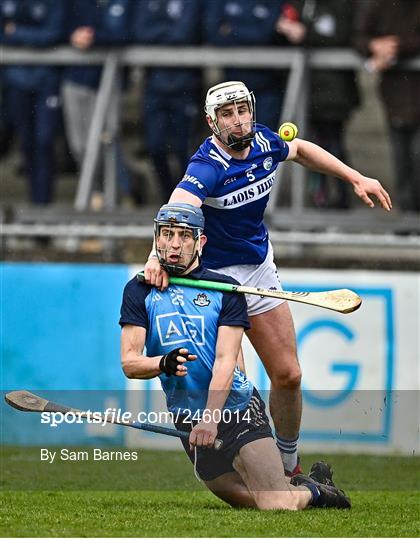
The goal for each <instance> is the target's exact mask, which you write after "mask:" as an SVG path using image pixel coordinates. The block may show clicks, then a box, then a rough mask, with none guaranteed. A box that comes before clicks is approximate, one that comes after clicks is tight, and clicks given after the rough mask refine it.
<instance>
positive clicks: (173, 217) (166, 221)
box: [154, 203, 204, 274]
mask: <svg viewBox="0 0 420 540" xmlns="http://www.w3.org/2000/svg"><path fill="white" fill-rule="evenodd" d="M154 221H155V243H156V254H157V257H158V260H159V263H160V264H161V266H162V267H163V268H165V270H167V271H168V272H169V273H170V274H183V273H184V272H186V271H187V270H188V269H189V268H190V267H191V265H192V264H193V263H194V261H196V259H197V257H198V256H199V252H200V235H201V234H202V232H203V229H204V215H203V212H202V210H201V208H197V207H196V206H193V205H191V204H186V203H168V204H164V205H163V206H162V207H161V208H160V210H159V211H158V213H157V215H156V218H155V220H154ZM163 226H165V227H168V226H169V227H171V226H172V227H185V228H186V229H189V230H191V231H192V233H193V237H194V239H195V243H194V250H193V252H192V253H189V254H188V255H191V259H190V261H189V262H188V263H187V264H181V263H180V262H177V263H176V264H174V263H172V264H171V263H168V262H167V260H166V256H167V251H166V250H167V248H166V249H164V250H162V249H159V248H158V237H159V234H160V228H161V227H163ZM182 249H183V248H182ZM180 255H181V256H182V255H183V256H184V258H185V255H186V254H185V252H184V253H183V252H182V250H181V253H180ZM184 262H185V261H184Z"/></svg>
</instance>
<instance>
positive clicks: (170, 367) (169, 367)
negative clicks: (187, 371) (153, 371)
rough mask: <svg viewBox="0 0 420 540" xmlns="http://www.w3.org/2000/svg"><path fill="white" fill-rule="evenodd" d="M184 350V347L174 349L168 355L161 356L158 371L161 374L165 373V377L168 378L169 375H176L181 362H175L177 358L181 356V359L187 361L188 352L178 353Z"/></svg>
mask: <svg viewBox="0 0 420 540" xmlns="http://www.w3.org/2000/svg"><path fill="white" fill-rule="evenodd" d="M184 348H185V347H179V348H178V349H174V350H173V351H171V352H170V353H168V354H165V356H162V358H161V359H160V362H159V369H160V370H161V371H162V372H163V373H166V376H167V377H170V376H171V375H175V374H176V372H177V370H178V366H179V365H180V364H181V362H180V361H179V360H177V357H178V356H182V357H183V358H185V360H188V356H189V355H190V353H189V352H187V353H180V352H179V351H180V350H181V349H184Z"/></svg>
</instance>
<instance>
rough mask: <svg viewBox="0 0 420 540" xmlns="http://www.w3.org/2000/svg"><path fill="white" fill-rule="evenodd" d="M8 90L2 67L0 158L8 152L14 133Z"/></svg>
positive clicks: (0, 87)
mask: <svg viewBox="0 0 420 540" xmlns="http://www.w3.org/2000/svg"><path fill="white" fill-rule="evenodd" d="M7 92H8V91H7V86H6V85H5V84H4V71H3V69H0V159H1V158H3V157H4V156H5V155H7V154H8V152H9V150H10V147H11V145H12V142H13V135H14V130H13V122H12V116H11V110H10V108H9V107H8V99H7Z"/></svg>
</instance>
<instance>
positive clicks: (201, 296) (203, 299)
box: [193, 293, 210, 307]
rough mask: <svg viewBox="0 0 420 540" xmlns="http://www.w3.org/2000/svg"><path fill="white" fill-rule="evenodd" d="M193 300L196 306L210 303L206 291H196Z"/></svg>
mask: <svg viewBox="0 0 420 540" xmlns="http://www.w3.org/2000/svg"><path fill="white" fill-rule="evenodd" d="M193 302H194V304H195V305H196V306H198V307H206V306H208V305H209V304H210V300H209V299H208V297H207V294H206V293H198V294H197V297H196V298H194V300H193Z"/></svg>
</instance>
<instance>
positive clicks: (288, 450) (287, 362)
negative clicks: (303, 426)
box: [247, 302, 302, 472]
mask: <svg viewBox="0 0 420 540" xmlns="http://www.w3.org/2000/svg"><path fill="white" fill-rule="evenodd" d="M250 322H251V329H250V330H248V331H247V336H248V338H249V339H250V341H251V343H252V345H253V347H254V348H255V350H256V352H257V354H258V356H259V357H260V358H261V360H262V362H263V364H264V367H265V369H266V371H267V374H268V376H269V377H270V380H271V391H270V414H271V416H272V418H273V421H274V426H275V429H276V436H277V444H278V446H279V448H280V450H281V451H282V458H283V463H284V465H285V468H286V469H287V471H290V472H292V471H293V469H295V467H296V465H297V440H298V437H299V428H300V421H301V416H302V395H301V388H300V382H301V370H300V367H299V363H298V360H297V352H296V337H295V330H294V326H293V320H292V316H291V313H290V309H289V306H288V304H287V303H286V302H284V303H282V304H280V305H278V306H277V307H275V308H274V309H271V310H270V311H266V312H264V313H260V314H258V315H254V316H251V317H250Z"/></svg>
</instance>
